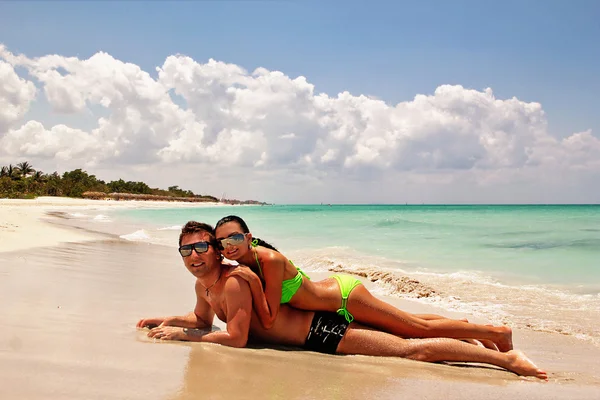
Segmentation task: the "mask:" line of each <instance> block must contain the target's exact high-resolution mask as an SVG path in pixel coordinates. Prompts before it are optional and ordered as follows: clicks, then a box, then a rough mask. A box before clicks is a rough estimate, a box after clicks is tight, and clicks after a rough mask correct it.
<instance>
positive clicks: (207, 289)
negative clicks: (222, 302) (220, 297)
mask: <svg viewBox="0 0 600 400" xmlns="http://www.w3.org/2000/svg"><path fill="white" fill-rule="evenodd" d="M222 272H223V271H219V277H218V278H217V280H216V281H214V282H213V284H212V285H210V286H209V287H204V285H202V284H201V285H202V287H204V290H206V296H207V297H208V296H210V292H209V290H210V289H212V287H213V286H215V285H216V284H217V282H219V279H221V273H222Z"/></svg>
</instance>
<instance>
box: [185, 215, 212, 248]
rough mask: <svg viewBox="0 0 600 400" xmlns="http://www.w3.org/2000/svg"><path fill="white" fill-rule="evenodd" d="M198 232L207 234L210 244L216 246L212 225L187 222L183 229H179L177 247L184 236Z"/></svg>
mask: <svg viewBox="0 0 600 400" xmlns="http://www.w3.org/2000/svg"><path fill="white" fill-rule="evenodd" d="M198 232H206V233H208V235H209V236H210V242H211V244H213V245H214V244H216V242H217V240H216V238H215V230H214V229H213V227H212V225H209V224H205V223H204V222H197V221H188V222H187V223H186V224H185V225H184V226H183V228H181V233H180V234H179V245H180V246H181V242H182V241H183V238H184V237H185V236H187V235H192V234H194V233H198Z"/></svg>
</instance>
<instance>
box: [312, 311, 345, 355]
mask: <svg viewBox="0 0 600 400" xmlns="http://www.w3.org/2000/svg"><path fill="white" fill-rule="evenodd" d="M348 325H350V324H349V323H348V321H346V318H344V317H343V316H341V315H338V314H336V313H333V312H323V311H318V312H315V316H314V318H313V320H312V323H311V324H310V330H309V331H308V336H306V341H305V342H304V348H305V349H307V350H311V351H316V352H319V353H327V354H335V352H336V350H337V347H338V345H339V344H340V341H341V340H342V338H343V337H344V335H345V334H346V330H347V329H348Z"/></svg>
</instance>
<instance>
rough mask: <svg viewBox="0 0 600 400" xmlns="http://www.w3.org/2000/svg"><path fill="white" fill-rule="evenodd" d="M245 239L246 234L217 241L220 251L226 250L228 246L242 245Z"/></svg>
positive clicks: (237, 234)
mask: <svg viewBox="0 0 600 400" xmlns="http://www.w3.org/2000/svg"><path fill="white" fill-rule="evenodd" d="M245 238H246V234H245V233H236V234H234V235H231V236H229V237H226V238H225V239H219V240H217V247H218V248H219V250H225V247H227V245H232V246H237V245H239V244H242V242H243V241H244V239H245Z"/></svg>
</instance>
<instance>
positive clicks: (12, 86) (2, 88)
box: [0, 46, 36, 137]
mask: <svg viewBox="0 0 600 400" xmlns="http://www.w3.org/2000/svg"><path fill="white" fill-rule="evenodd" d="M0 51H2V47H1V46H0ZM35 95H36V88H35V85H34V84H33V82H29V81H27V80H25V79H22V78H20V77H19V76H18V75H17V73H16V72H15V70H14V68H13V66H12V65H11V64H9V63H7V62H5V61H3V60H2V59H0V137H2V135H3V134H4V133H5V132H6V130H7V129H8V128H9V127H10V126H12V125H13V124H14V123H16V122H18V121H20V120H21V119H22V118H23V116H24V115H25V113H26V112H27V110H28V109H29V105H30V103H31V102H32V101H33V100H34V98H35Z"/></svg>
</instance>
